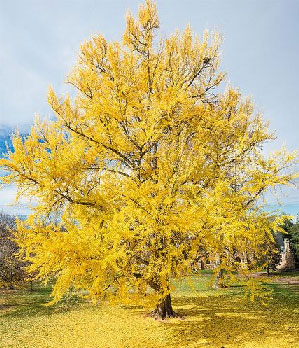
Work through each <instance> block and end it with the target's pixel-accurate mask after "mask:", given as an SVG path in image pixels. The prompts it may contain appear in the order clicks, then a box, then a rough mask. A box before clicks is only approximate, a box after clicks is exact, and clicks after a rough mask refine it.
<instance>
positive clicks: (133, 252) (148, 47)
mask: <svg viewBox="0 0 299 348" xmlns="http://www.w3.org/2000/svg"><path fill="white" fill-rule="evenodd" d="M158 29H159V19H158V15H157V9H156V5H155V3H154V2H153V1H151V0H147V1H145V3H144V4H143V5H141V6H140V7H139V11H138V16H137V18H134V17H133V16H132V15H131V14H130V13H128V14H127V20H126V29H125V32H124V35H123V38H122V41H121V42H110V43H109V42H107V41H106V40H105V38H104V37H103V36H102V35H97V36H94V37H92V38H91V40H90V41H87V42H85V43H83V44H82V46H81V51H80V55H79V58H78V63H77V65H76V66H75V67H74V69H73V71H72V72H71V73H70V75H69V76H68V78H67V82H68V83H70V84H71V85H73V86H74V87H75V89H76V91H77V93H76V95H75V97H73V98H72V97H71V96H68V95H67V96H65V97H63V98H60V97H58V96H56V94H55V93H54V91H53V89H52V88H50V90H49V92H48V101H49V104H50V106H51V108H52V109H53V111H54V113H55V115H56V120H55V121H51V122H50V121H40V120H39V119H37V120H36V123H35V125H34V126H33V127H32V129H31V133H30V135H29V136H28V137H27V138H26V139H25V140H22V139H21V137H19V136H18V135H15V137H14V139H13V145H14V151H12V152H10V153H9V155H8V157H7V158H6V159H3V160H1V162H0V164H1V166H2V167H3V168H4V169H6V170H8V171H9V174H8V175H7V176H5V177H4V178H3V181H4V182H6V183H15V184H16V185H17V187H18V190H19V191H18V192H19V195H26V196H28V197H34V199H35V201H36V204H35V205H34V206H33V207H32V214H31V215H30V216H29V217H28V219H27V220H26V221H24V222H19V223H18V236H17V240H18V243H19V245H20V246H21V248H22V250H23V251H24V252H25V253H26V258H27V260H29V261H30V262H31V266H30V267H31V270H32V271H35V272H37V273H38V276H39V277H41V278H45V277H46V278H47V277H54V278H55V279H56V285H55V286H54V290H53V295H54V300H55V301H56V300H58V299H59V298H60V297H61V296H62V295H63V294H64V293H65V292H66V291H67V290H68V289H70V288H79V289H86V290H88V293H89V295H90V296H91V297H93V298H94V299H98V298H106V297H110V296H116V298H118V299H120V300H121V301H122V300H124V299H125V298H129V297H132V298H148V299H151V300H152V299H154V301H157V302H158V303H162V302H163V299H165V298H167V296H168V295H169V293H170V288H171V286H170V279H171V277H177V276H182V275H185V274H187V273H188V272H190V269H191V267H192V264H193V262H194V260H196V259H198V257H199V256H200V255H203V256H204V257H205V258H208V259H209V260H210V261H212V262H216V263H217V264H218V267H219V268H221V269H225V270H227V272H233V271H236V270H240V271H242V272H246V269H248V268H249V266H248V264H246V263H240V262H235V255H236V254H239V255H240V254H242V255H245V254H246V253H248V250H252V253H257V254H259V253H263V249H262V248H261V246H262V245H264V244H265V243H264V242H265V240H268V239H269V238H270V239H271V238H273V237H272V233H271V231H272V230H273V231H276V230H279V228H280V227H279V224H280V223H281V221H282V218H278V217H277V219H275V220H270V219H269V218H268V215H267V213H265V212H263V211H262V210H261V209H260V206H259V203H258V202H259V199H260V197H261V195H262V194H263V193H264V192H265V191H266V190H267V189H268V188H269V187H272V186H275V185H284V184H289V183H290V181H291V180H292V179H293V178H294V175H293V174H292V173H290V172H289V171H287V170H286V169H287V168H288V167H289V166H290V164H291V163H292V161H293V160H294V158H295V156H296V155H295V154H289V153H287V152H286V151H285V150H281V151H280V152H278V153H276V154H275V155H273V156H270V157H269V158H265V157H264V156H263V153H262V145H263V144H264V143H265V142H267V141H270V140H272V139H274V136H273V134H271V133H270V132H269V131H268V125H267V123H266V122H265V121H264V120H263V118H262V115H261V114H259V113H256V112H255V111H254V107H253V104H252V102H251V101H250V100H249V99H248V98H245V99H244V98H242V96H241V93H240V92H239V91H238V90H237V89H234V88H232V87H227V88H226V89H225V91H224V92H222V91H221V89H220V88H219V85H220V84H221V82H222V81H223V80H224V78H225V74H224V73H222V72H219V71H218V66H219V63H220V55H219V45H220V41H221V40H220V36H219V35H218V34H209V33H208V32H207V31H206V32H205V33H204V35H203V37H202V38H199V37H198V36H196V35H194V34H193V32H192V31H191V29H190V27H189V26H188V27H187V28H186V29H185V30H184V31H183V32H182V33H179V32H176V33H175V34H173V35H171V36H170V37H169V38H166V39H159V37H158V35H157V30H158ZM250 267H251V268H254V262H253V261H252V262H251V266H250ZM145 294H146V297H144V296H142V295H145Z"/></svg>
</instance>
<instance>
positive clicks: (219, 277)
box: [213, 268, 226, 289]
mask: <svg viewBox="0 0 299 348" xmlns="http://www.w3.org/2000/svg"><path fill="white" fill-rule="evenodd" d="M223 276H224V270H223V269H222V268H221V269H220V270H219V272H218V274H217V277H216V279H215V284H214V286H213V288H214V289H219V288H226V285H225V284H224V277H223Z"/></svg>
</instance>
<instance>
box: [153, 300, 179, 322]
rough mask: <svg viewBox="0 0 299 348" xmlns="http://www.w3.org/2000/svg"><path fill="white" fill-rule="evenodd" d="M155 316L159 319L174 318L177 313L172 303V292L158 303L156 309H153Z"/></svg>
mask: <svg viewBox="0 0 299 348" xmlns="http://www.w3.org/2000/svg"><path fill="white" fill-rule="evenodd" d="M153 316H154V317H155V318H156V319H158V318H160V319H162V320H163V319H165V318H174V317H176V314H175V312H174V310H173V308H172V305H171V296H170V294H168V295H166V296H165V297H164V298H163V299H162V300H161V301H160V302H159V303H158V304H157V307H156V309H155V310H154V311H153Z"/></svg>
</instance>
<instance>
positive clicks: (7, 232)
mask: <svg viewBox="0 0 299 348" xmlns="http://www.w3.org/2000/svg"><path fill="white" fill-rule="evenodd" d="M15 228H16V224H15V218H14V217H12V216H10V215H7V214H4V213H0V286H4V287H9V288H13V287H14V286H15V285H17V284H19V283H22V282H23V281H24V280H25V278H26V273H25V271H24V269H23V267H24V266H25V263H24V262H22V261H20V260H19V259H18V257H17V256H16V253H17V252H18V250H19V248H18V246H17V244H16V243H15V242H14V240H13V236H14V230H15Z"/></svg>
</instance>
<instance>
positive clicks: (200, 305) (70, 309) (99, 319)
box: [0, 274, 299, 348]
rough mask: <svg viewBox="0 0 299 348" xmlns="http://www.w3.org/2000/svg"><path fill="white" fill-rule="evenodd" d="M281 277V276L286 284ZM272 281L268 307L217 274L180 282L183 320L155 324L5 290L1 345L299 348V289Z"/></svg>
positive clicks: (132, 311) (122, 312)
mask: <svg viewBox="0 0 299 348" xmlns="http://www.w3.org/2000/svg"><path fill="white" fill-rule="evenodd" d="M281 278H282V279H281ZM289 278H290V275H288V278H287V281H285V282H284V281H283V277H280V278H279V281H278V282H275V281H274V280H273V284H271V285H269V286H270V287H271V288H273V290H274V293H273V300H272V301H270V302H269V303H268V305H267V306H263V305H262V304H260V303H248V302H246V301H244V299H243V297H242V295H241V292H242V291H241V289H240V288H231V289H224V290H217V291H216V290H211V289H210V288H209V281H210V275H207V274H205V275H202V276H201V277H194V287H193V288H192V289H190V287H189V286H188V282H186V281H183V282H180V283H178V284H177V290H176V291H175V294H174V296H173V304H174V308H175V310H176V311H177V312H178V313H180V314H181V315H183V319H179V318H177V319H171V320H165V321H156V320H154V319H152V318H150V317H148V316H147V315H146V314H147V312H148V310H144V309H142V308H140V307H138V306H136V307H134V306H123V307H121V306H116V307H115V306H114V307H109V306H95V305H92V304H89V303H84V302H82V301H78V300H75V299H69V300H68V301H65V302H63V303H61V304H59V305H56V306H53V307H45V306H42V303H45V302H46V301H47V300H48V299H49V289H47V288H38V289H37V290H35V291H33V292H32V293H30V292H29V291H27V290H23V291H2V292H1V293H0V347H27V348H43V347H59V348H60V347H62V348H68V347H72V348H76V347H80V348H108V347H109V348H118V347H119V348H126V347H128V348H131V347H142V348H147V347H153V348H154V347H155V348H156V347H157V348H158V347H161V348H162V347H168V348H172V347H175V348H179V347H188V348H191V347H194V348H197V347H211V348H213V347H217V348H221V347H225V348H230V347H231V348H242V347H244V348H251V347H261V348H265V347H269V348H270V347H271V348H280V347H281V348H293V347H294V348H295V347H299V285H298V283H297V284H296V280H297V279H298V281H299V277H298V276H297V277H292V281H289Z"/></svg>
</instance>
